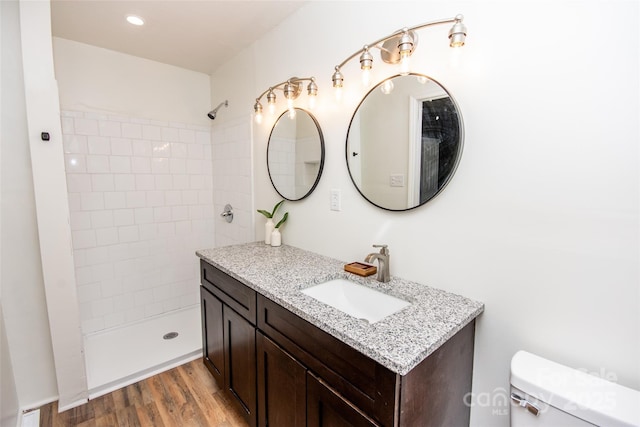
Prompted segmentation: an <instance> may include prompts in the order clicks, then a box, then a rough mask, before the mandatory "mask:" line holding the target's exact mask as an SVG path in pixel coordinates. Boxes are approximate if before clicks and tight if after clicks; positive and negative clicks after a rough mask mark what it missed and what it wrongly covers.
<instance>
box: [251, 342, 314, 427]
mask: <svg viewBox="0 0 640 427" xmlns="http://www.w3.org/2000/svg"><path fill="white" fill-rule="evenodd" d="M256 345H257V349H258V426H259V427H300V426H304V425H306V419H307V409H306V394H307V390H306V388H307V377H306V372H307V370H306V368H305V367H304V366H302V365H301V364H300V363H298V361H297V360H295V359H294V358H293V357H291V355H289V354H288V353H286V352H285V351H284V350H283V349H281V348H280V347H279V346H278V345H276V344H275V343H274V342H273V341H271V340H270V339H269V338H267V337H265V336H264V335H262V334H261V333H260V332H257V333H256Z"/></svg>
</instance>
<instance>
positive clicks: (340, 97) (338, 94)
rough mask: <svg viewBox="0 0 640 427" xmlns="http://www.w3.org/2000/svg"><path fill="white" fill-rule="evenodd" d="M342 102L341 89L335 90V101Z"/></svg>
mask: <svg viewBox="0 0 640 427" xmlns="http://www.w3.org/2000/svg"><path fill="white" fill-rule="evenodd" d="M341 100H342V87H337V88H336V101H338V102H340V101H341Z"/></svg>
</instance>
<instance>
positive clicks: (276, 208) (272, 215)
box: [271, 199, 284, 218]
mask: <svg viewBox="0 0 640 427" xmlns="http://www.w3.org/2000/svg"><path fill="white" fill-rule="evenodd" d="M283 203H284V199H282V200H280V201H279V202H278V203H276V205H275V206H274V207H273V212H271V218H273V217H274V216H276V211H277V210H278V208H279V207H280V205H282V204H283Z"/></svg>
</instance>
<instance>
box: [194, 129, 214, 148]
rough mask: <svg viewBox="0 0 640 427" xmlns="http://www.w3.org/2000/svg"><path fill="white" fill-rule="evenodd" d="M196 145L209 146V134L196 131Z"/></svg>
mask: <svg viewBox="0 0 640 427" xmlns="http://www.w3.org/2000/svg"><path fill="white" fill-rule="evenodd" d="M196 143H198V144H202V145H209V144H211V133H209V132H202V131H196Z"/></svg>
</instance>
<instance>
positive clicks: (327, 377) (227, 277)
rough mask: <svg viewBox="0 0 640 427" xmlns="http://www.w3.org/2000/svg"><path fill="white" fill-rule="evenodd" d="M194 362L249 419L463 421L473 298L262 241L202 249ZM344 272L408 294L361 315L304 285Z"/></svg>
mask: <svg viewBox="0 0 640 427" xmlns="http://www.w3.org/2000/svg"><path fill="white" fill-rule="evenodd" d="M197 255H198V256H199V257H200V258H201V261H200V266H201V269H200V273H201V283H202V286H201V296H202V332H203V356H204V363H205V365H206V366H207V368H208V369H209V371H210V372H211V373H212V375H213V376H214V377H215V379H216V381H217V383H218V384H219V385H220V387H221V388H222V389H223V390H224V391H225V392H226V393H227V396H228V397H229V400H230V401H231V402H233V404H234V405H236V406H237V408H238V409H239V410H240V411H241V412H242V413H243V414H244V415H245V417H246V419H247V421H248V423H249V425H251V426H256V425H257V426H278V427H287V426H292V427H297V426H305V425H306V426H349V425H352V426H417V425H419V426H463V425H468V424H469V409H470V408H469V407H468V406H467V405H465V403H464V396H465V394H466V393H468V392H470V391H471V378H472V366H473V341H474V327H475V318H476V317H477V316H478V315H479V314H480V313H481V312H482V311H483V305H482V304H481V303H478V302H476V301H472V300H469V299H467V298H464V297H461V296H459V295H454V294H451V293H448V292H444V291H442V290H438V289H434V288H432V287H429V286H424V285H420V284H416V283H413V282H410V281H406V280H402V279H399V278H396V277H392V279H391V281H390V282H389V283H380V282H377V281H376V280H375V279H373V278H361V277H359V276H355V275H353V274H350V273H347V272H345V271H344V270H343V265H344V262H341V261H338V260H335V259H331V258H328V257H324V256H321V255H318V254H315V253H312V252H308V251H304V250H301V249H297V248H294V247H291V246H281V247H277V248H273V247H271V246H268V245H264V244H263V243H250V244H244V245H236V246H227V247H222V248H215V249H208V250H201V251H198V252H197ZM335 278H345V279H349V280H351V281H354V282H357V283H359V284H362V285H364V286H367V287H369V288H372V289H375V290H377V291H379V292H383V293H385V294H390V295H393V296H395V297H398V298H401V299H404V300H405V301H408V302H410V303H411V305H409V306H408V307H406V308H404V309H402V310H401V311H400V312H398V313H395V314H393V315H390V316H388V317H385V318H383V319H382V320H380V321H378V322H375V323H369V322H368V321H366V320H362V319H357V318H355V317H352V316H349V315H347V314H345V313H343V312H342V311H340V310H337V309H335V308H333V307H331V306H329V305H326V304H323V303H320V302H318V301H316V300H315V299H313V298H311V297H310V296H307V295H305V294H303V293H302V292H300V291H301V289H305V288H308V287H310V286H313V285H314V284H318V283H323V282H326V281H328V280H331V279H335Z"/></svg>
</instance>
